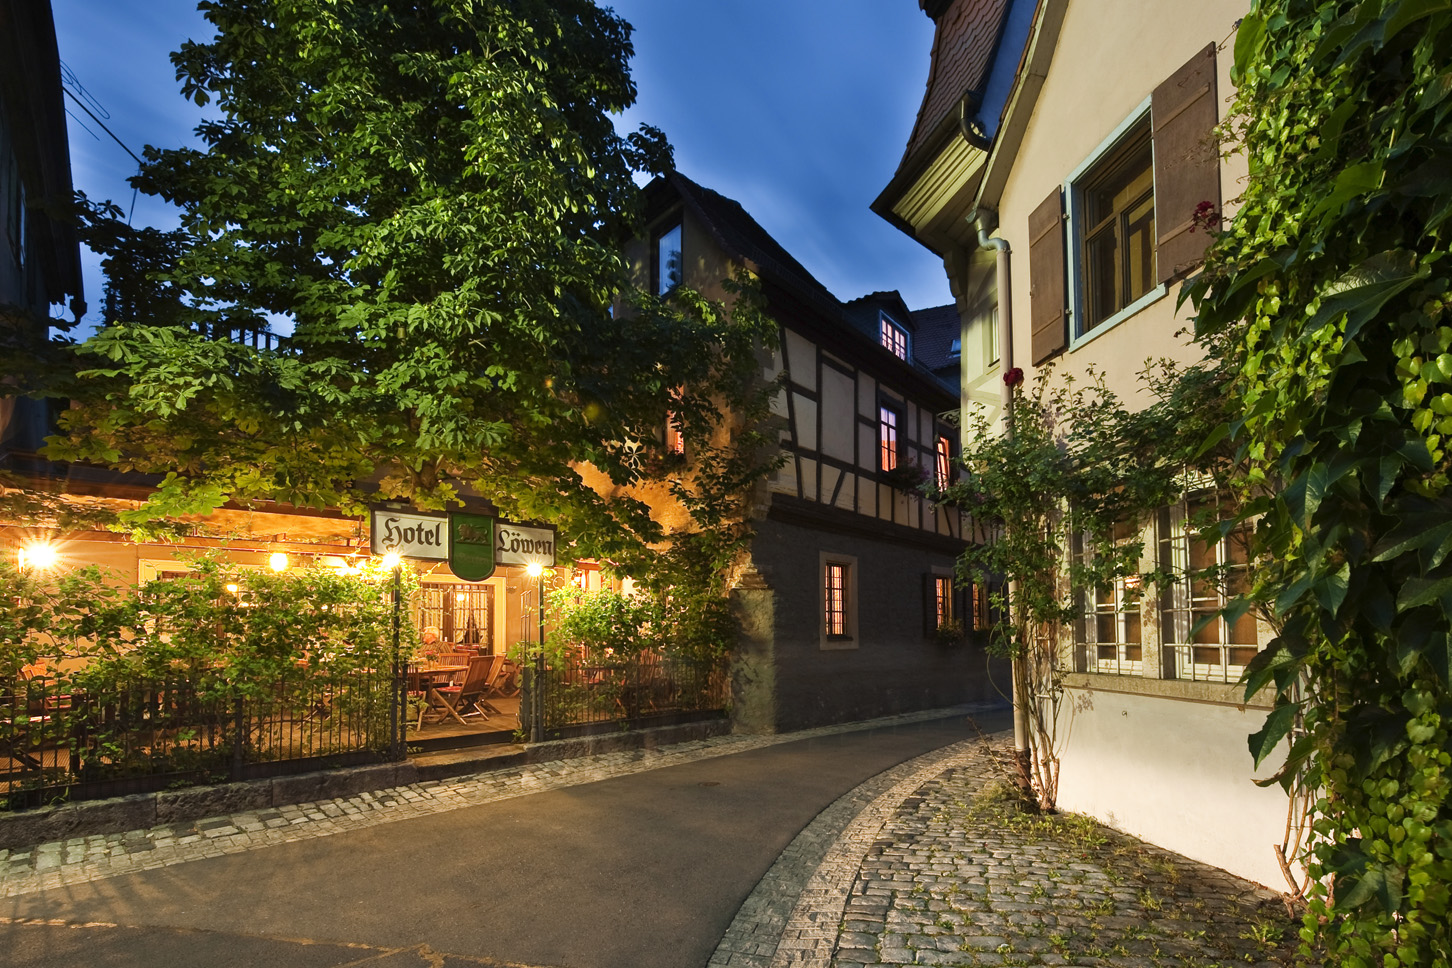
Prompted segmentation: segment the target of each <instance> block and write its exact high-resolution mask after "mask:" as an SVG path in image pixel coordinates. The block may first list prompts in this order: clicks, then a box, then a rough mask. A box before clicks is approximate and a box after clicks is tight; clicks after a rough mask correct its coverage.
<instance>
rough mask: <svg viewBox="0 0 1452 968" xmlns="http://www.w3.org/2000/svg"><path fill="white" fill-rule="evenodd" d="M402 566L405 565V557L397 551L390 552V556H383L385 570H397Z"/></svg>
mask: <svg viewBox="0 0 1452 968" xmlns="http://www.w3.org/2000/svg"><path fill="white" fill-rule="evenodd" d="M401 564H403V555H401V554H399V553H398V552H396V551H390V552H389V553H388V554H386V555H384V556H383V567H384V568H390V569H392V568H397V567H398V566H399V565H401Z"/></svg>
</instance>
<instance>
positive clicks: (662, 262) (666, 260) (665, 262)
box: [655, 222, 683, 296]
mask: <svg viewBox="0 0 1452 968" xmlns="http://www.w3.org/2000/svg"><path fill="white" fill-rule="evenodd" d="M655 248H656V251H655V273H656V275H655V280H656V285H655V294H656V295H657V296H664V295H665V294H666V293H668V292H670V291H671V290H672V289H674V288H675V287H676V286H679V285H680V284H681V281H682V278H683V273H682V262H681V225H680V223H679V222H677V223H676V224H675V225H672V226H671V227H670V228H668V229H666V230H665V231H664V232H662V233H661V234H660V235H659V236H658V237H657V239H656V246H655Z"/></svg>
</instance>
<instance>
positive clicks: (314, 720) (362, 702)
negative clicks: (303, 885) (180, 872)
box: [0, 671, 397, 809]
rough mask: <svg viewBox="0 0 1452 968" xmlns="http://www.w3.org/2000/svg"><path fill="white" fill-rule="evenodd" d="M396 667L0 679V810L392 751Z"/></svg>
mask: <svg viewBox="0 0 1452 968" xmlns="http://www.w3.org/2000/svg"><path fill="white" fill-rule="evenodd" d="M396 695H397V692H396V689H395V683H394V681H393V678H392V676H391V674H390V672H388V671H383V672H380V673H377V674H373V675H367V674H360V673H358V672H356V671H354V672H350V673H349V674H348V675H346V676H343V675H339V676H332V675H328V674H326V673H322V674H317V673H315V674H311V675H306V676H299V677H298V678H296V679H290V680H288V681H282V682H274V683H269V684H267V685H266V686H265V687H264V688H261V689H256V688H253V689H247V690H240V689H239V690H234V691H231V693H230V694H228V692H226V691H222V692H219V691H216V690H215V689H214V690H212V691H210V692H204V691H202V690H201V689H199V688H198V684H197V681H196V680H195V679H194V678H192V677H188V676H186V675H182V674H179V675H176V676H167V677H163V678H157V679H149V680H138V681H133V682H126V683H121V684H115V685H111V686H105V687H101V688H99V689H96V690H90V691H82V690H79V689H75V688H73V686H72V685H71V684H69V683H67V682H66V681H65V680H58V679H53V678H33V679H24V678H15V679H10V680H8V681H4V682H0V806H8V807H10V808H12V809H15V808H21V807H32V806H41V805H44V804H47V803H52V802H56V801H59V800H65V799H71V800H84V799H95V798H98V797H108V796H121V795H125V794H131V793H142V792H147V791H151V790H159V789H164V788H166V787H170V786H181V785H187V784H193V783H213V782H221V781H227V780H244V779H253V778H257V777H261V776H270V775H277V774H280V773H288V772H299V771H301V770H306V769H314V768H319V767H322V766H326V765H345V764H349V763H359V762H369V761H373V762H376V761H379V760H382V759H385V758H387V757H388V756H389V755H390V752H391V751H392V750H394V749H395V748H396V744H395V741H394V740H395V737H394V734H393V731H392V728H391V725H390V724H391V713H390V702H391V701H392V699H393V697H395V696H396Z"/></svg>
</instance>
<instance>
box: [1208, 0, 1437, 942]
mask: <svg viewBox="0 0 1452 968" xmlns="http://www.w3.org/2000/svg"><path fill="white" fill-rule="evenodd" d="M1233 79H1234V81H1235V83H1236V85H1237V88H1238V93H1237V98H1236V103H1235V108H1234V116H1233V118H1232V120H1231V121H1230V122H1229V123H1228V125H1227V127H1228V129H1229V130H1228V131H1227V135H1228V137H1229V138H1231V139H1232V140H1235V141H1238V142H1239V143H1240V145H1241V146H1242V147H1243V150H1244V152H1245V154H1246V156H1247V158H1248V160H1249V165H1250V177H1249V181H1248V182H1247V183H1246V187H1245V193H1244V197H1243V199H1242V203H1243V204H1242V207H1241V208H1240V210H1239V212H1238V213H1237V214H1236V216H1235V219H1234V221H1233V222H1232V223H1231V224H1230V226H1229V227H1228V228H1227V229H1226V230H1225V232H1224V233H1223V234H1222V235H1221V236H1220V237H1219V239H1218V240H1217V242H1216V244H1215V246H1214V247H1213V249H1212V251H1211V255H1210V258H1209V261H1208V263H1207V268H1206V272H1205V274H1204V275H1203V276H1202V277H1201V278H1200V280H1199V281H1198V282H1197V283H1196V284H1195V285H1194V286H1193V287H1192V291H1191V296H1192V298H1194V300H1195V301H1196V304H1197V308H1198V323H1197V325H1198V328H1199V331H1200V336H1201V338H1202V339H1203V340H1205V341H1207V343H1208V344H1209V345H1210V347H1211V348H1212V352H1213V353H1215V354H1216V355H1218V356H1220V357H1221V358H1222V359H1223V361H1224V362H1225V364H1226V365H1227V367H1228V368H1229V372H1230V373H1231V375H1232V379H1233V389H1234V395H1235V398H1236V402H1237V404H1238V406H1239V408H1240V409H1241V415H1240V416H1239V417H1238V419H1236V420H1234V421H1233V422H1229V423H1227V424H1226V425H1225V426H1224V427H1223V428H1221V430H1220V431H1219V433H1218V436H1222V437H1224V438H1228V440H1229V441H1230V442H1231V443H1232V444H1233V445H1234V446H1235V448H1236V452H1237V454H1238V457H1239V459H1240V460H1239V464H1238V466H1239V469H1240V476H1239V480H1238V486H1239V489H1240V492H1241V496H1242V501H1243V503H1242V508H1241V513H1242V520H1243V521H1252V522H1254V523H1255V528H1256V532H1255V533H1256V542H1257V550H1258V551H1259V554H1260V556H1261V558H1262V560H1263V561H1264V562H1265V567H1264V568H1263V569H1261V570H1260V571H1259V573H1258V576H1259V577H1258V580H1257V582H1256V585H1255V587H1254V590H1253V592H1252V593H1251V597H1252V598H1253V599H1254V600H1255V601H1256V603H1258V604H1260V605H1261V606H1263V607H1267V608H1269V609H1271V610H1272V611H1273V613H1274V615H1275V616H1276V625H1277V627H1278V629H1279V634H1278V636H1277V637H1276V638H1275V639H1274V640H1273V641H1272V642H1271V643H1270V645H1269V646H1268V647H1267V648H1266V650H1265V651H1264V652H1263V653H1262V654H1261V656H1260V657H1259V658H1258V659H1257V660H1256V662H1255V663H1253V664H1252V666H1251V668H1250V669H1249V670H1248V671H1247V676H1246V690H1247V695H1249V694H1250V693H1252V692H1254V691H1256V690H1258V689H1260V688H1262V687H1264V686H1266V685H1267V684H1274V688H1275V691H1276V695H1277V699H1276V705H1275V708H1274V710H1273V711H1272V712H1271V714H1270V715H1269V717H1268V718H1267V720H1266V723H1265V725H1264V728H1263V729H1262V730H1261V731H1260V732H1258V733H1256V734H1255V735H1254V736H1252V737H1251V739H1250V746H1251V751H1252V753H1253V754H1254V756H1255V759H1256V762H1257V763H1258V764H1259V763H1260V762H1262V761H1264V760H1265V759H1267V758H1268V757H1270V756H1272V755H1273V754H1274V753H1275V752H1276V750H1283V751H1285V755H1286V759H1285V762H1284V764H1283V765H1282V767H1281V769H1280V771H1279V773H1278V775H1277V779H1278V780H1279V781H1280V782H1281V783H1282V784H1283V785H1284V786H1285V787H1286V789H1287V790H1288V791H1290V792H1292V793H1307V794H1309V795H1310V796H1311V797H1312V798H1313V799H1314V806H1313V816H1314V821H1313V824H1312V828H1311V830H1310V832H1309V838H1310V844H1309V848H1310V853H1309V858H1310V859H1309V864H1308V868H1309V873H1310V874H1311V876H1312V885H1311V889H1310V892H1311V893H1310V904H1309V906H1308V910H1307V914H1306V919H1305V926H1304V928H1303V930H1302V938H1303V939H1304V941H1305V942H1306V945H1307V948H1306V953H1307V954H1308V955H1309V954H1310V952H1311V951H1312V950H1318V951H1323V952H1324V957H1325V958H1326V959H1327V961H1328V962H1329V963H1333V964H1344V965H1355V966H1360V965H1372V964H1378V965H1388V966H1390V965H1426V966H1432V965H1447V964H1448V963H1449V959H1452V907H1449V896H1452V895H1449V891H1452V799H1449V793H1452V752H1449V750H1452V745H1449V733H1448V724H1449V722H1452V670H1449V666H1452V637H1449V634H1452V560H1449V552H1452V501H1449V497H1452V496H1449V494H1448V493H1447V491H1448V468H1449V461H1448V453H1449V452H1448V441H1449V439H1452V353H1449V350H1452V317H1449V315H1448V308H1449V306H1448V304H1449V302H1452V279H1449V274H1452V265H1449V262H1448V260H1447V259H1446V254H1447V242H1448V224H1447V219H1448V216H1449V215H1452V126H1449V124H1448V119H1449V114H1452V3H1449V2H1448V0H1389V2H1382V0H1366V2H1346V0H1341V2H1327V0H1319V2H1318V0H1265V2H1258V3H1256V4H1254V6H1253V8H1252V10H1251V12H1250V14H1249V15H1248V16H1247V17H1246V18H1245V19H1244V20H1243V22H1242V23H1241V25H1240V28H1239V31H1238V34H1237V36H1236V40H1235V67H1234V77H1233ZM1318 956H1320V955H1318Z"/></svg>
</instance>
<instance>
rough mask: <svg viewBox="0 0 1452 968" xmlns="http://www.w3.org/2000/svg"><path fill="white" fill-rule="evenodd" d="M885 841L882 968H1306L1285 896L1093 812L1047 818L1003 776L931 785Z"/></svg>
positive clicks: (880, 852) (879, 882)
mask: <svg viewBox="0 0 1452 968" xmlns="http://www.w3.org/2000/svg"><path fill="white" fill-rule="evenodd" d="M984 772H985V773H987V772H988V771H987V769H985V771H984ZM879 844H880V845H882V846H881V847H880V848H879V849H875V850H874V851H871V852H869V854H868V856H867V857H866V858H865V859H864V864H863V868H862V871H861V873H860V875H859V878H860V880H861V881H865V882H867V883H868V884H872V885H875V886H877V887H887V888H888V889H889V893H890V902H889V906H888V909H887V912H886V917H885V920H886V926H887V931H888V932H889V935H890V937H891V938H892V940H893V942H894V943H893V944H890V945H887V946H879V947H878V950H877V955H878V957H879V958H880V960H879V961H878V962H877V964H880V965H893V964H898V963H900V962H898V961H895V960H894V959H893V957H892V956H893V955H899V956H900V955H901V954H903V953H906V952H907V951H911V952H913V954H914V956H915V960H916V961H917V962H918V963H924V964H940V965H990V964H991V965H1023V966H1035V965H1065V964H1068V965H1074V966H1079V965H1094V966H1104V968H1120V966H1123V968H1131V966H1133V968H1182V966H1188V968H1215V966H1219V968H1231V966H1235V965H1267V966H1270V965H1276V966H1280V965H1295V964H1297V962H1296V956H1295V948H1296V945H1295V939H1296V932H1295V930H1294V929H1295V928H1296V927H1297V924H1298V922H1294V921H1292V920H1291V919H1290V918H1289V917H1288V916H1287V913H1286V910H1285V907H1284V905H1283V903H1282V901H1281V899H1280V897H1279V896H1278V895H1277V894H1275V893H1274V892H1272V891H1269V890H1266V889H1261V888H1256V887H1255V886H1254V885H1250V884H1248V883H1246V882H1244V881H1239V880H1237V879H1235V878H1232V877H1230V876H1229V875H1227V874H1225V873H1224V872H1223V871H1219V870H1216V869H1214V868H1211V867H1208V866H1206V865H1203V864H1199V863H1197V862H1195V861H1191V860H1188V859H1186V858H1182V857H1179V856H1178V855H1174V854H1171V853H1169V852H1167V851H1163V850H1160V849H1158V848H1156V847H1154V846H1152V845H1150V844H1146V843H1143V842H1141V841H1138V840H1135V839H1134V838H1131V837H1128V836H1126V835H1124V834H1121V833H1119V832H1117V831H1114V830H1111V829H1109V828H1107V827H1104V826H1102V825H1100V824H1099V823H1097V822H1096V821H1094V820H1092V819H1091V818H1088V817H1083V816H1078V815H1075V814H1068V813H1042V812H1039V811H1038V810H1037V809H1036V808H1035V805H1034V803H1033V802H1032V801H1031V800H1030V799H1028V798H1026V797H1024V796H1023V795H1022V794H1021V793H1020V792H1019V790H1018V788H1017V787H1016V785H1015V784H1013V783H1011V782H1008V781H1007V780H1005V779H1003V778H1000V777H997V776H994V775H992V774H991V773H988V775H984V774H983V773H979V774H976V775H975V774H973V773H970V772H957V771H946V772H945V773H944V774H943V775H942V776H940V777H938V778H937V779H935V780H933V781H931V782H929V783H928V784H925V785H924V786H923V787H922V788H920V790H918V791H917V792H916V793H915V794H914V795H913V796H911V797H909V798H908V799H907V800H905V801H904V803H903V805H902V807H901V808H900V809H899V810H898V812H897V814H896V815H895V816H894V818H893V819H892V820H891V821H890V822H889V824H888V826H887V828H886V829H884V831H883V833H882V836H881V838H880V840H879ZM889 845H890V846H889ZM1287 939H1289V940H1287ZM839 964H843V965H845V964H846V963H845V962H839ZM854 968H855V966H854Z"/></svg>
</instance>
